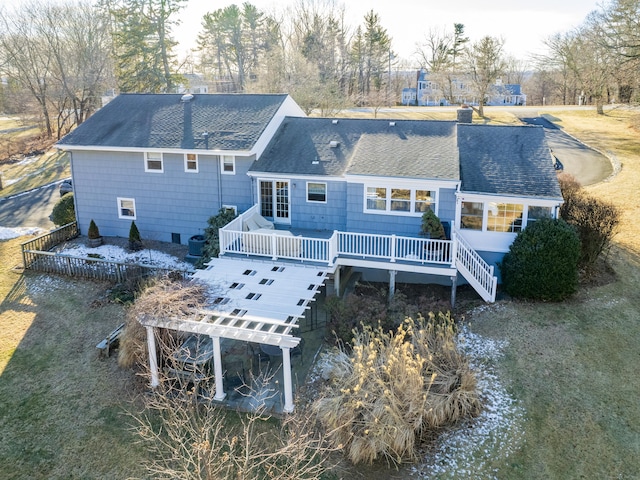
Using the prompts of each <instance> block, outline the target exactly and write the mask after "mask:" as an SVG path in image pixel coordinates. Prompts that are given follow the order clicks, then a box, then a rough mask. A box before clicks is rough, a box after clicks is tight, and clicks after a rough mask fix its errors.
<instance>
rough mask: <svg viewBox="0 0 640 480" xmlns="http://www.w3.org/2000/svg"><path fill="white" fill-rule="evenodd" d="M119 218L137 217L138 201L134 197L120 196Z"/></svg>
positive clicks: (130, 218) (132, 218)
mask: <svg viewBox="0 0 640 480" xmlns="http://www.w3.org/2000/svg"><path fill="white" fill-rule="evenodd" d="M118 218H126V219H127V220H135V219H136V201H135V199H133V198H118Z"/></svg>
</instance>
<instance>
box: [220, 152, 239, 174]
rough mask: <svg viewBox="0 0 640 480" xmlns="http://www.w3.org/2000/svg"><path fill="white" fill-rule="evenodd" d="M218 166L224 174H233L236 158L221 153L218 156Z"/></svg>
mask: <svg viewBox="0 0 640 480" xmlns="http://www.w3.org/2000/svg"><path fill="white" fill-rule="evenodd" d="M220 168H221V171H222V173H223V174H225V175H235V173H236V159H235V157H234V156H233V155H222V156H221V157H220Z"/></svg>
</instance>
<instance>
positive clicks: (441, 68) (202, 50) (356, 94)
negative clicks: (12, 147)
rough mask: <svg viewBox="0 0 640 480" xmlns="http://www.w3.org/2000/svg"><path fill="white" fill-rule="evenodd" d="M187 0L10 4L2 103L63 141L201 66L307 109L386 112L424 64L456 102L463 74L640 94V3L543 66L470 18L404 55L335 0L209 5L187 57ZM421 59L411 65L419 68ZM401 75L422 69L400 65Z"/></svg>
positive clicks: (570, 97) (561, 37)
mask: <svg viewBox="0 0 640 480" xmlns="http://www.w3.org/2000/svg"><path fill="white" fill-rule="evenodd" d="M185 5H186V0H98V3H94V2H93V1H92V0H68V1H65V2H58V3H48V2H44V1H43V0H29V1H28V2H26V3H22V4H20V5H18V6H16V7H13V8H10V7H9V6H4V7H0V76H1V77H2V80H3V81H2V82H0V110H3V111H7V112H32V113H34V114H36V115H37V118H38V119H39V120H40V121H41V124H42V130H43V132H44V133H45V134H46V135H47V136H49V137H54V136H55V137H60V136H62V135H64V134H65V133H67V132H68V131H69V130H70V129H71V128H73V127H74V126H76V125H79V124H81V123H82V122H83V121H84V120H85V119H86V118H87V117H88V116H89V115H91V114H92V113H93V112H94V111H95V110H96V109H97V108H99V107H100V105H101V96H102V94H103V93H104V92H105V91H108V90H110V89H112V90H114V91H118V92H122V93H125V92H152V93H161V92H176V91H178V90H179V88H180V87H181V86H185V85H186V84H187V80H186V79H185V77H184V76H183V75H184V74H188V73H196V72H197V73H198V74H200V75H202V77H203V78H204V80H205V81H206V82H207V83H208V84H210V85H212V86H213V88H212V90H213V91H219V92H252V93H275V92H277V93H282V92H286V93H289V94H290V95H292V97H293V98H294V99H295V100H296V102H297V103H298V104H299V105H301V107H302V108H303V109H304V110H305V111H307V112H311V111H312V110H317V111H319V112H320V113H321V114H322V115H331V114H333V113H335V112H336V111H338V110H339V109H341V108H344V107H346V106H354V105H355V106H370V107H373V108H374V111H377V109H378V108H380V107H381V106H383V105H393V104H395V103H396V101H397V100H398V99H399V96H400V91H401V89H402V88H403V87H415V71H416V66H415V65H416V62H417V64H418V66H419V67H420V68H424V69H426V70H427V71H428V72H429V74H430V76H431V78H433V79H434V80H435V81H436V83H437V84H438V85H439V88H440V90H441V93H442V96H443V98H446V99H447V100H449V102H450V103H455V98H456V93H457V92H456V88H459V82H456V79H457V78H459V77H460V76H463V77H464V79H465V82H466V83H468V84H469V85H471V86H472V89H473V94H474V96H475V97H476V98H477V99H478V100H479V105H478V109H479V113H481V114H482V106H483V100H484V99H485V98H486V97H487V96H488V95H489V93H490V90H491V88H493V85H494V84H495V81H496V79H497V78H501V79H503V83H521V84H525V86H526V91H527V93H528V94H529V103H534V104H542V103H548V104H552V103H553V104H558V103H560V104H573V103H585V104H594V105H596V106H597V107H598V110H599V111H601V109H602V105H603V104H605V103H607V102H611V101H618V102H630V101H632V100H636V98H637V96H638V93H637V92H638V85H637V82H638V80H637V75H636V72H637V71H638V56H639V55H640V53H639V52H640V33H638V32H639V30H638V28H637V27H638V25H639V24H640V0H613V1H612V2H611V3H609V4H607V5H606V6H603V7H601V8H600V10H598V11H596V12H593V13H592V14H591V15H589V17H588V18H587V19H586V20H585V21H584V23H583V24H582V25H580V26H579V27H577V28H576V29H574V30H572V31H570V32H565V33H558V34H556V35H554V36H553V37H551V38H549V39H548V40H547V42H546V44H547V47H548V51H547V53H546V54H544V55H540V56H538V57H536V58H535V59H534V60H535V66H536V68H535V71H533V72H531V71H527V66H526V63H525V62H524V61H523V60H522V59H515V58H512V57H509V56H507V55H505V53H504V41H503V40H502V39H498V38H495V37H491V36H486V37H484V38H482V39H481V40H479V41H477V42H470V41H469V39H468V37H466V36H465V32H464V25H462V24H459V23H457V24H454V25H453V29H452V30H451V31H439V30H435V29H432V30H429V32H427V34H426V35H425V37H424V40H423V41H421V42H418V43H417V44H416V52H415V58H414V60H413V61H412V63H411V64H410V63H408V62H407V61H406V60H402V59H400V58H398V56H397V54H396V53H395V52H394V51H393V40H392V38H391V36H390V35H389V33H388V31H387V29H386V28H385V27H384V25H383V21H382V19H381V18H380V16H379V15H378V14H377V13H376V12H375V11H373V10H371V11H369V12H367V14H366V15H365V16H364V18H362V20H361V22H360V23H359V24H357V25H355V26H354V25H351V24H350V22H349V20H348V19H347V18H346V13H345V8H344V6H342V5H340V4H338V3H336V2H335V1H334V0H298V1H297V3H295V4H292V5H290V6H289V7H287V8H286V9H284V10H282V11H280V12H275V13H274V12H270V13H267V12H264V11H261V10H260V9H258V8H257V7H256V6H255V5H253V4H251V3H250V2H245V3H243V4H241V5H235V4H234V5H229V6H226V7H223V8H218V9H214V10H212V11H210V12H209V13H207V14H205V15H204V17H203V18H202V21H201V27H200V32H199V35H198V41H197V47H196V48H195V49H194V50H193V51H192V52H191V54H190V55H188V56H187V58H186V59H179V58H178V55H177V53H176V48H177V46H178V45H177V43H176V41H175V38H174V30H175V27H176V26H177V25H178V22H179V16H180V12H181V10H182V9H183V8H184V7H185ZM410 65H411V66H410ZM401 72H413V73H409V74H407V75H401V74H400V73H401Z"/></svg>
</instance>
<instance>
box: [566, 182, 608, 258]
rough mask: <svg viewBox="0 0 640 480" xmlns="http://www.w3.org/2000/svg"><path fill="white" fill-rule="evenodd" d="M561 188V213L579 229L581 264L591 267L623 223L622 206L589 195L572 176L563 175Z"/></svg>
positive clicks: (569, 222)
mask: <svg viewBox="0 0 640 480" xmlns="http://www.w3.org/2000/svg"><path fill="white" fill-rule="evenodd" d="M576 185H577V186H576ZM560 188H561V190H562V196H563V197H564V204H563V205H562V206H561V207H560V217H561V218H562V219H563V220H565V221H566V222H567V223H568V224H570V225H573V226H574V227H575V229H576V231H577V232H578V236H579V237H580V265H582V266H584V267H587V268H588V267H590V266H592V265H593V264H594V263H595V262H596V260H598V257H600V255H601V254H602V252H604V251H605V250H606V249H607V248H608V247H609V245H611V240H612V239H613V237H614V236H615V234H616V233H617V231H618V225H619V224H620V210H619V209H618V208H617V207H616V206H615V205H612V204H610V203H607V202H603V201H602V200H600V199H598V198H595V197H592V196H589V195H587V194H586V193H585V192H584V191H583V190H582V189H581V188H580V187H579V184H577V182H575V183H572V182H571V179H563V181H561V183H560Z"/></svg>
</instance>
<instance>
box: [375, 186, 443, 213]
mask: <svg viewBox="0 0 640 480" xmlns="http://www.w3.org/2000/svg"><path fill="white" fill-rule="evenodd" d="M436 195H437V193H436V191H434V190H415V189H412V188H394V187H369V186H367V187H365V206H364V209H365V212H366V211H368V212H390V213H394V214H399V215H403V214H406V215H411V216H418V215H422V214H423V213H424V212H426V211H427V210H433V211H434V212H435V211H436Z"/></svg>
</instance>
